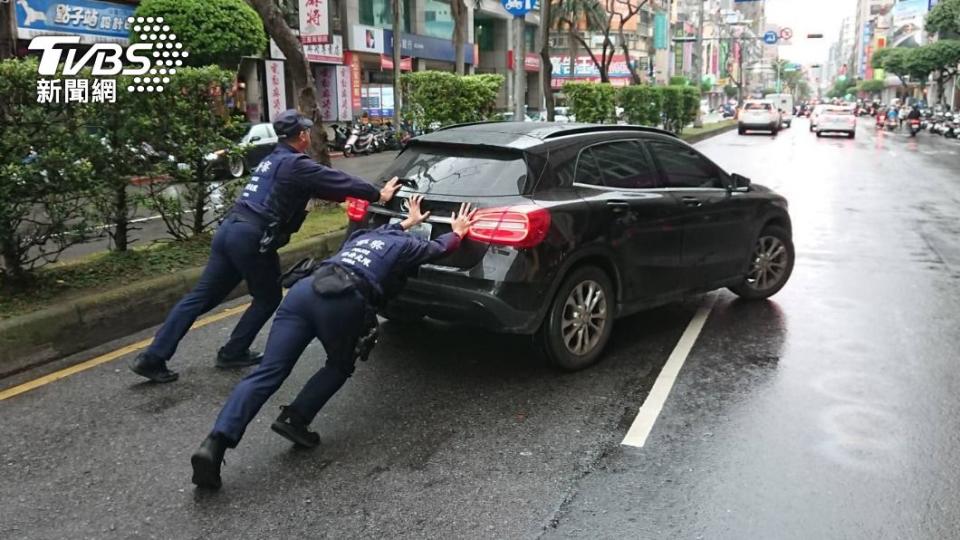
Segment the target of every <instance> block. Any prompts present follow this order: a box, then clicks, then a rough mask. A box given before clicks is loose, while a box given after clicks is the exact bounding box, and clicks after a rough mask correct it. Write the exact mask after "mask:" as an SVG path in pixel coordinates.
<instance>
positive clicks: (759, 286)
mask: <svg viewBox="0 0 960 540" xmlns="http://www.w3.org/2000/svg"><path fill="white" fill-rule="evenodd" d="M788 257H789V254H788V252H787V247H786V246H785V245H784V244H783V242H782V241H781V240H780V239H779V238H777V237H775V236H761V237H760V239H758V240H757V247H756V249H755V250H754V252H753V262H752V264H751V267H750V273H749V274H747V286H749V287H750V288H751V289H754V290H756V291H766V290H767V289H771V288H773V287H776V286H777V285H779V284H780V281H781V280H783V277H784V276H785V275H786V273H787V265H788V264H789V262H790V261H789V260H788Z"/></svg>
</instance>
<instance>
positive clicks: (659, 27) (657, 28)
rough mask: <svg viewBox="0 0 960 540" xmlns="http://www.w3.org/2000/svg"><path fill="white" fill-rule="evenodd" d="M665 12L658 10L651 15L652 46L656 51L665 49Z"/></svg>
mask: <svg viewBox="0 0 960 540" xmlns="http://www.w3.org/2000/svg"><path fill="white" fill-rule="evenodd" d="M668 33H669V32H668V31H667V14H666V13H665V12H663V11H658V12H657V13H656V14H655V15H654V16H653V46H654V47H655V48H656V49H657V50H658V51H665V50H667V34H668Z"/></svg>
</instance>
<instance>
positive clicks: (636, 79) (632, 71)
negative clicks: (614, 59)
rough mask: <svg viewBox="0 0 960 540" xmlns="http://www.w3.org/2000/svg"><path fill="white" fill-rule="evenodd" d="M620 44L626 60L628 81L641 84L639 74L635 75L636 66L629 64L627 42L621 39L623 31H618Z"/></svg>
mask: <svg viewBox="0 0 960 540" xmlns="http://www.w3.org/2000/svg"><path fill="white" fill-rule="evenodd" d="M620 44H621V45H622V46H623V57H624V58H626V59H627V69H629V70H630V80H631V82H633V84H642V83H643V81H642V80H641V79H640V74H639V73H637V66H635V65H633V64H632V63H630V49H629V48H628V47H627V41H626V40H625V39H623V29H622V28H621V29H620Z"/></svg>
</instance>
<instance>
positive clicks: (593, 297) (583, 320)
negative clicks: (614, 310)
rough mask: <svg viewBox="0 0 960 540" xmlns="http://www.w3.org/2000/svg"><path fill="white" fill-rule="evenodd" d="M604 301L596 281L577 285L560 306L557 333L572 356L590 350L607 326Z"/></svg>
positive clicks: (601, 290) (605, 300)
mask: <svg viewBox="0 0 960 540" xmlns="http://www.w3.org/2000/svg"><path fill="white" fill-rule="evenodd" d="M607 317H608V315H607V298H606V295H605V294H604V292H603V289H602V288H601V287H600V284H599V283H597V282H596V281H592V280H587V281H583V282H581V283H580V284H578V285H577V286H576V287H574V288H573V290H571V291H570V294H569V296H567V300H566V302H564V305H563V316H562V318H561V322H560V332H561V335H562V336H563V344H564V345H565V346H566V347H567V350H569V351H570V352H572V353H573V354H576V355H584V354H587V353H589V352H590V351H592V350H593V349H594V348H595V347H596V346H597V344H598V343H599V342H600V338H601V337H602V336H603V330H604V327H605V326H606V324H607Z"/></svg>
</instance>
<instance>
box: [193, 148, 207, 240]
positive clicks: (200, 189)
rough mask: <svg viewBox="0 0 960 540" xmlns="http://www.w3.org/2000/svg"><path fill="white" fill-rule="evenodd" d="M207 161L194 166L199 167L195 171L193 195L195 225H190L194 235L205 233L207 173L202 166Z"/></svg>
mask: <svg viewBox="0 0 960 540" xmlns="http://www.w3.org/2000/svg"><path fill="white" fill-rule="evenodd" d="M205 166H206V163H196V164H194V167H197V169H196V172H194V182H196V185H195V186H193V189H195V190H196V191H194V193H193V196H194V199H193V225H191V226H190V231H191V232H192V233H193V234H192V236H197V235H199V234H202V233H203V222H204V214H205V213H206V210H207V204H206V203H207V200H208V198H209V197H207V175H206V174H205V173H204V171H203V169H202V167H205Z"/></svg>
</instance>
